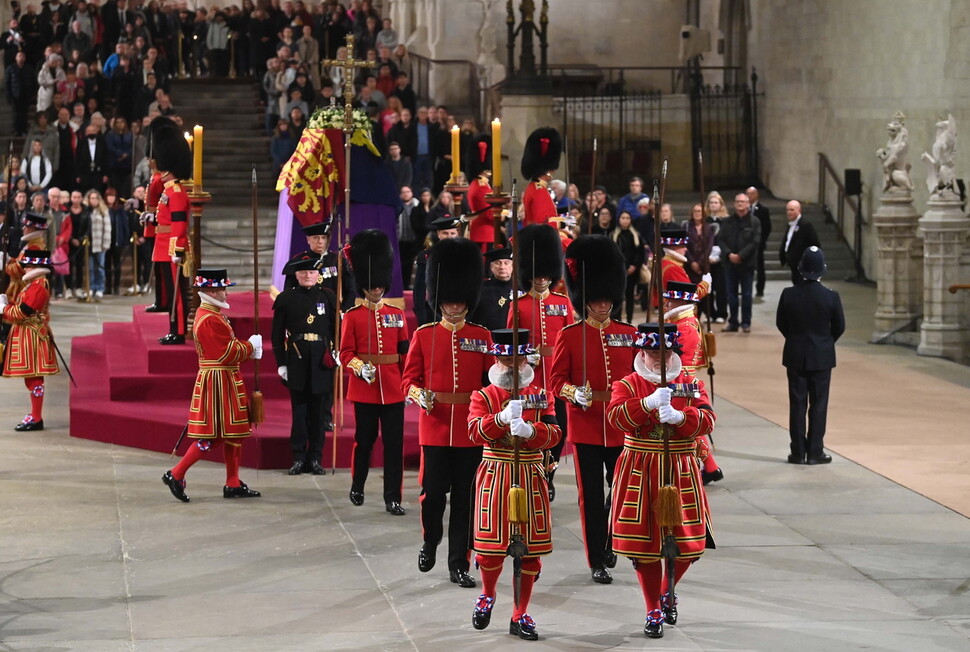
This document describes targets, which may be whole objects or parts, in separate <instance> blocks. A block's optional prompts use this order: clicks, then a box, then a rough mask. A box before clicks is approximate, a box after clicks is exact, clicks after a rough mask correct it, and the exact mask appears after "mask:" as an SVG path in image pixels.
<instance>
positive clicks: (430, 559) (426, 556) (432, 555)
mask: <svg viewBox="0 0 970 652" xmlns="http://www.w3.org/2000/svg"><path fill="white" fill-rule="evenodd" d="M437 555H438V550H437V549H436V548H432V547H431V546H429V545H428V544H425V545H423V546H421V550H418V570H419V571H421V572H422V573H427V572H428V571H429V570H431V569H432V568H434V563H435V560H436V557H437Z"/></svg>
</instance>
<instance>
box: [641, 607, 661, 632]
mask: <svg viewBox="0 0 970 652" xmlns="http://www.w3.org/2000/svg"><path fill="white" fill-rule="evenodd" d="M643 635H644V636H646V637H647V638H663V637H664V614H663V612H662V611H660V609H651V610H650V611H649V612H648V613H647V622H645V623H644V624H643Z"/></svg>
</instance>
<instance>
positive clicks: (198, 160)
mask: <svg viewBox="0 0 970 652" xmlns="http://www.w3.org/2000/svg"><path fill="white" fill-rule="evenodd" d="M192 133H193V134H194V137H193V141H194V147H193V148H192V155H193V157H192V182H193V183H192V185H193V188H192V192H194V193H200V192H202V127H201V126H200V125H195V127H194V128H193V129H192Z"/></svg>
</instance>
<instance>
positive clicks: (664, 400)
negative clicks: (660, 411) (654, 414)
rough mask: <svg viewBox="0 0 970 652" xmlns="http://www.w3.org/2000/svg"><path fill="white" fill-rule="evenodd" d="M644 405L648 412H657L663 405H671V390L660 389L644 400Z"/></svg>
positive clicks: (667, 388) (666, 388)
mask: <svg viewBox="0 0 970 652" xmlns="http://www.w3.org/2000/svg"><path fill="white" fill-rule="evenodd" d="M643 405H644V407H646V408H647V409H648V410H656V409H657V408H659V407H660V406H662V405H670V388H669V387H658V388H657V389H655V390H654V392H653V394H651V395H650V396H648V397H646V398H645V399H643Z"/></svg>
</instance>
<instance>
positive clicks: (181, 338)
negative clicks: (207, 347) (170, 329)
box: [158, 333, 185, 344]
mask: <svg viewBox="0 0 970 652" xmlns="http://www.w3.org/2000/svg"><path fill="white" fill-rule="evenodd" d="M158 343H159V344H185V335H173V334H172V333H169V334H168V335H166V336H165V337H160V338H158Z"/></svg>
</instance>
